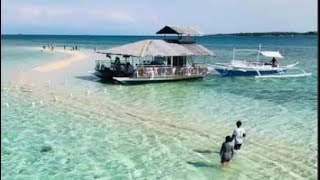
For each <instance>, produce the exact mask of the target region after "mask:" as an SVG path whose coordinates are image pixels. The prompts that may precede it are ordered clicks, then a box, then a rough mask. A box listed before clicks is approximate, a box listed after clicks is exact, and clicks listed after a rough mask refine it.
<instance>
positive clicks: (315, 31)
mask: <svg viewBox="0 0 320 180" xmlns="http://www.w3.org/2000/svg"><path fill="white" fill-rule="evenodd" d="M310 32H312V33H318V30H314V31H265V32H233V33H206V34H203V35H202V36H205V35H232V34H253V33H301V34H302V33H310ZM2 35H26V36H28V35H34V36H164V35H158V34H28V33H26V34H24V33H12V34H11V33H6V34H2V33H1V36H2Z"/></svg>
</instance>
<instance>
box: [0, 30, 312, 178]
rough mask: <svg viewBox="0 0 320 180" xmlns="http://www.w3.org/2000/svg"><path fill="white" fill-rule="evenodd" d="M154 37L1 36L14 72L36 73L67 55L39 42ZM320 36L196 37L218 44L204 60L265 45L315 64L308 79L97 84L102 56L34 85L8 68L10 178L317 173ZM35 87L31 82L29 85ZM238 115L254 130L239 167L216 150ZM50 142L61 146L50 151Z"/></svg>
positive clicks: (6, 166) (107, 43)
mask: <svg viewBox="0 0 320 180" xmlns="http://www.w3.org/2000/svg"><path fill="white" fill-rule="evenodd" d="M144 38H147V37H81V36H79V37H78V36H70V37H59V36H58V37H57V36H54V37H52V36H42V37H33V36H31V37H29V36H22V37H21V36H13V37H6V36H3V37H2V47H1V51H2V57H1V65H2V68H3V67H4V68H3V69H4V70H5V71H4V75H8V74H14V73H16V72H17V71H18V70H17V69H19V70H20V71H23V72H25V74H26V75H25V76H27V75H28V73H27V72H29V71H30V69H32V68H33V67H34V66H37V65H41V64H46V63H49V62H52V61H54V60H55V59H61V58H63V57H64V56H66V55H63V54H61V53H52V52H41V51H40V50H39V49H40V48H39V47H40V46H42V44H45V43H47V42H48V41H49V42H50V43H53V44H57V45H60V46H63V45H64V44H77V45H79V46H80V47H81V51H84V52H87V53H88V54H91V53H92V47H94V46H97V48H98V49H103V48H107V47H111V46H114V45H119V44H123V43H126V42H132V41H134V40H138V39H144ZM316 38H317V37H278V38H275V37H259V38H257V37H255V38H254V37H246V38H245V37H210V38H209V37H201V38H200V39H198V41H199V42H200V43H201V44H204V45H205V46H207V47H209V48H211V49H213V50H214V52H215V53H216V54H217V57H216V58H213V59H209V60H208V59H207V60H206V61H209V62H210V61H212V62H228V61H229V60H230V59H231V58H232V49H233V48H234V47H237V48H255V47H257V45H258V44H259V43H262V45H263V47H265V48H274V49H279V50H280V51H281V52H282V54H283V55H284V56H285V57H286V58H285V59H284V60H283V63H284V64H289V63H293V62H296V61H299V62H300V64H299V65H300V67H302V68H304V69H306V70H308V72H312V73H313V76H311V77H307V78H295V79H277V80H276V79H274V80H257V79H254V78H243V77H240V78H216V77H213V78H211V79H206V80H203V81H194V82H178V83H165V84H149V85H141V86H119V85H111V84H102V83H99V82H98V81H97V79H96V78H95V77H93V76H91V75H90V74H89V73H88V71H90V70H92V69H93V59H88V60H87V61H85V62H81V63H78V64H75V65H74V66H73V67H71V68H67V69H62V70H60V71H57V72H53V73H48V74H46V75H45V76H44V77H43V78H42V80H41V81H37V82H35V83H31V84H30V83H29V85H26V82H28V81H26V82H24V80H22V81H19V80H16V79H14V80H12V78H11V76H2V78H1V89H2V91H1V110H2V114H1V159H2V161H1V177H2V178H4V179H15V178H20V179H47V178H51V179H315V178H316V172H317V170H316V169H317V150H318V149H317V76H316V74H317V44H316ZM273 44H274V46H272V45H273ZM13 64H14V65H13ZM2 73H3V72H2ZM37 75H39V74H36V76H37ZM40 75H41V74H40ZM30 76H31V75H30ZM24 79H28V78H27V77H24ZM49 80H50V82H51V83H50V84H49V83H48V81H49ZM26 86H30V88H31V89H32V90H33V91H32V92H28V91H25V90H24V88H23V87H26ZM87 91H89V93H88V92H87ZM55 97H56V99H58V100H57V101H55V100H54V99H55ZM237 120H242V121H243V124H244V127H245V128H246V130H247V133H248V138H247V139H246V142H245V144H244V146H243V149H242V151H241V152H240V153H239V154H237V155H236V157H235V158H234V160H233V161H232V162H231V163H230V165H229V167H227V168H221V167H220V164H219V155H218V154H217V152H218V151H219V148H220V145H221V143H222V142H223V139H224V137H225V136H226V135H229V134H231V133H232V130H233V128H234V125H235V122H236V121H237ZM45 147H49V148H51V150H50V149H49V151H48V152H41V150H42V149H43V148H45Z"/></svg>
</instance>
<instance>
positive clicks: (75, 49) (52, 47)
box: [42, 43, 80, 51]
mask: <svg viewBox="0 0 320 180" xmlns="http://www.w3.org/2000/svg"><path fill="white" fill-rule="evenodd" d="M42 48H43V50H45V49H46V48H48V49H49V50H51V51H53V49H54V46H53V45H52V44H49V43H48V45H47V46H46V45H44V46H42ZM63 50H66V46H65V45H64V46H63ZM70 50H71V51H79V50H80V48H79V47H78V46H71V49H70Z"/></svg>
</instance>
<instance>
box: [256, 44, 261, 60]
mask: <svg viewBox="0 0 320 180" xmlns="http://www.w3.org/2000/svg"><path fill="white" fill-rule="evenodd" d="M260 50H261V44H259V51H258V56H257V60H258V62H260Z"/></svg>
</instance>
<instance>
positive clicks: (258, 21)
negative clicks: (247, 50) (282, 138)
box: [1, 0, 318, 35]
mask: <svg viewBox="0 0 320 180" xmlns="http://www.w3.org/2000/svg"><path fill="white" fill-rule="evenodd" d="M317 3H318V2H317V0H113V1H111V0H28V1H26V0H1V34H73V35H153V34H155V32H156V31H158V30H159V29H161V28H162V27H164V26H165V25H179V26H184V25H186V26H195V27H197V28H198V29H199V30H201V31H202V32H203V33H205V34H216V33H239V32H271V31H273V32H274V31H294V32H306V31H317Z"/></svg>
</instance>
